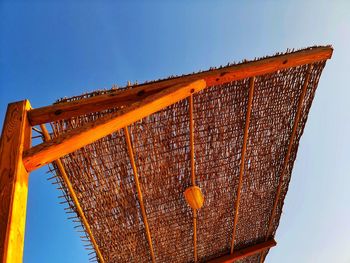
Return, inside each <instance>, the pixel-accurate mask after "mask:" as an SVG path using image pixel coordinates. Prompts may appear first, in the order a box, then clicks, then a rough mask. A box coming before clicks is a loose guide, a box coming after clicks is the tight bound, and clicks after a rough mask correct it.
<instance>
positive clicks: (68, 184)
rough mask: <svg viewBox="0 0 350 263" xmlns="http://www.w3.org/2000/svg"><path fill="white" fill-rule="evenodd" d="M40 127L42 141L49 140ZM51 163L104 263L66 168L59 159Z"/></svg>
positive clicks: (45, 130) (48, 136)
mask: <svg viewBox="0 0 350 263" xmlns="http://www.w3.org/2000/svg"><path fill="white" fill-rule="evenodd" d="M40 128H41V132H42V135H43V137H44V141H49V140H50V139H51V136H50V134H49V132H48V131H47V129H46V126H45V125H44V124H41V125H40ZM53 163H54V164H55V165H56V167H57V169H58V171H59V172H60V175H61V178H62V179H63V181H64V183H65V185H66V187H67V189H68V191H69V194H70V196H71V198H72V202H73V204H74V205H75V207H76V210H77V214H78V215H79V217H80V219H81V221H82V223H83V225H84V228H85V230H86V232H87V234H88V235H89V238H90V241H91V243H92V245H93V247H94V249H95V251H96V255H97V257H98V259H99V262H100V263H105V260H104V258H103V256H102V253H101V250H100V248H99V246H98V244H97V242H96V240H95V236H94V235H93V233H92V229H91V227H90V224H89V222H88V220H87V218H86V216H85V213H84V211H83V208H82V207H81V205H80V202H79V199H78V196H77V195H76V193H75V190H74V188H73V185H72V183H71V181H70V180H69V177H68V174H67V173H66V170H65V169H64V166H63V164H62V162H61V160H60V159H57V160H55V161H54V162H53Z"/></svg>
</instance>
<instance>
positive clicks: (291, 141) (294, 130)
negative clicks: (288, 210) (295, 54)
mask: <svg viewBox="0 0 350 263" xmlns="http://www.w3.org/2000/svg"><path fill="white" fill-rule="evenodd" d="M311 71H312V65H309V68H308V69H307V72H306V76H305V81H304V84H303V87H302V90H301V94H300V97H299V101H298V106H297V112H296V114H295V118H294V123H293V128H292V134H291V136H290V139H289V144H288V150H287V153H286V156H285V158H284V162H283V167H282V171H281V175H280V178H279V182H278V186H277V191H276V196H275V200H274V204H273V208H272V211H271V215H270V219H269V225H268V229H267V233H266V237H265V240H268V239H269V237H270V235H271V231H272V224H273V220H274V218H275V214H276V209H277V205H278V201H279V199H280V195H281V191H282V185H283V179H284V175H285V172H286V170H287V167H288V163H289V159H290V155H291V152H292V148H293V144H294V140H295V136H296V133H297V129H298V125H299V121H300V116H301V111H302V107H303V102H304V98H305V94H306V91H307V87H308V84H309V80H310V74H311ZM264 257H265V256H264V252H262V253H261V257H260V262H263V261H264Z"/></svg>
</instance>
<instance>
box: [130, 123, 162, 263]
mask: <svg viewBox="0 0 350 263" xmlns="http://www.w3.org/2000/svg"><path fill="white" fill-rule="evenodd" d="M124 133H125V140H126V145H127V148H128V154H129V159H130V162H131V167H132V170H133V174H134V179H135V184H136V191H137V197H138V200H139V204H140V208H141V214H142V219H143V224H144V225H145V231H146V237H147V241H148V245H149V251H150V254H151V259H152V262H153V263H155V262H156V258H155V256H154V249H153V243H152V237H151V230H150V228H149V225H148V220H147V214H146V209H145V205H144V202H143V197H142V192H141V186H140V182H139V174H138V171H137V168H136V163H135V158H134V151H133V147H132V144H131V138H130V134H129V128H128V127H124Z"/></svg>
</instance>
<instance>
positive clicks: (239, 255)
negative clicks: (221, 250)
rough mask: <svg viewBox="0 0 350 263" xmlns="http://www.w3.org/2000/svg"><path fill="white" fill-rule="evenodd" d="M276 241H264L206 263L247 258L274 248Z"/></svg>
mask: <svg viewBox="0 0 350 263" xmlns="http://www.w3.org/2000/svg"><path fill="white" fill-rule="evenodd" d="M276 244H277V243H276V241H275V240H274V239H271V240H268V241H265V242H263V243H260V244H257V245H253V246H251V247H247V248H243V249H240V250H236V251H234V252H233V253H232V254H229V255H226V256H222V257H219V258H216V259H213V260H210V261H208V263H231V262H235V261H236V260H239V259H243V258H247V257H249V256H252V255H255V254H257V253H260V252H261V251H265V250H267V249H269V248H272V247H274V246H276Z"/></svg>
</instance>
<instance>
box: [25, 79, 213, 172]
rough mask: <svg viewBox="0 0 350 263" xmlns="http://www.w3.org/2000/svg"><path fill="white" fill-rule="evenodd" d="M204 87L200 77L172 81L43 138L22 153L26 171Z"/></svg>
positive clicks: (204, 84)
mask: <svg viewBox="0 0 350 263" xmlns="http://www.w3.org/2000/svg"><path fill="white" fill-rule="evenodd" d="M205 87H206V83H205V81H204V80H197V81H195V82H191V83H188V84H181V85H176V86H174V87H170V88H168V89H165V90H162V91H160V92H158V93H157V94H154V95H151V96H148V97H147V98H145V99H143V100H142V101H140V102H136V103H134V104H132V105H131V106H129V107H126V108H125V109H122V110H120V111H118V112H117V113H116V114H114V115H113V116H106V117H104V118H100V119H98V120H96V121H95V122H93V123H88V124H86V125H84V126H83V127H80V128H77V129H74V130H71V131H68V132H67V133H65V134H62V135H60V136H59V137H56V138H54V139H52V140H51V141H49V142H44V143H42V144H39V145H37V146H35V147H33V148H31V149H30V150H29V151H27V152H26V153H25V156H24V165H25V167H26V169H27V171H31V170H33V169H36V168H39V167H41V166H43V165H45V164H48V163H50V162H52V161H54V160H57V159H58V158H60V157H61V156H64V155H66V154H68V153H71V152H73V151H75V150H77V149H79V148H81V147H83V146H85V145H87V144H90V143H93V142H94V141H96V140H98V139H100V138H102V137H104V136H106V135H108V134H111V133H112V132H115V131H117V130H119V129H121V128H123V127H126V126H127V125H130V124H131V123H134V122H135V121H138V120H140V119H142V118H144V117H146V116H148V115H150V114H152V113H155V112H157V111H159V110H161V109H163V108H165V107H167V106H169V105H172V104H174V103H176V102H178V101H180V100H182V99H185V98H187V97H188V96H190V95H191V94H192V93H196V92H198V91H201V90H203V89H204V88H205Z"/></svg>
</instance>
